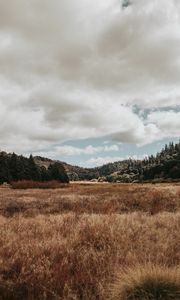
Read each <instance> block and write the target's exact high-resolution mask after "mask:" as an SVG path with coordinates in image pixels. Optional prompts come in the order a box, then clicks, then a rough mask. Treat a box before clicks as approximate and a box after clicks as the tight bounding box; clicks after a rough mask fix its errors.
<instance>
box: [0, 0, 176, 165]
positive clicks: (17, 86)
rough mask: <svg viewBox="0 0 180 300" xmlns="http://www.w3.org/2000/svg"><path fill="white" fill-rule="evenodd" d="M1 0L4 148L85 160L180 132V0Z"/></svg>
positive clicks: (155, 145)
mask: <svg viewBox="0 0 180 300" xmlns="http://www.w3.org/2000/svg"><path fill="white" fill-rule="evenodd" d="M131 3H132V4H131V5H130V6H128V7H124V8H122V1H120V0H103V1H102V0H13V1H8V0H0V121H1V126H0V149H1V150H6V151H9V152H13V151H15V152H17V153H22V154H25V155H28V154H29V153H33V154H34V155H35V154H41V155H43V156H48V157H52V158H57V159H60V160H66V161H67V162H71V163H74V164H79V165H84V166H85V165H86V166H95V165H99V164H103V163H105V162H108V161H114V160H119V159H123V158H126V157H127V156H129V155H131V156H133V155H134V156H135V157H142V156H143V155H146V154H150V153H151V152H155V151H157V149H160V148H161V146H162V145H163V143H164V142H166V141H171V140H173V141H176V140H178V139H179V137H180V1H179V0H171V1H169V0H151V1H149V0H132V1H131Z"/></svg>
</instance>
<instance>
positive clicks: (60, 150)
mask: <svg viewBox="0 0 180 300" xmlns="http://www.w3.org/2000/svg"><path fill="white" fill-rule="evenodd" d="M118 151H119V146H118V145H111V146H97V147H94V146H92V145H88V146H86V147H84V148H80V147H74V146H69V145H63V146H55V147H54V148H53V149H51V150H50V151H49V152H48V155H49V156H51V157H59V158H61V156H80V155H94V154H97V153H103V152H118ZM35 153H36V155H40V156H45V152H42V151H41V152H35ZM46 153H47V151H46Z"/></svg>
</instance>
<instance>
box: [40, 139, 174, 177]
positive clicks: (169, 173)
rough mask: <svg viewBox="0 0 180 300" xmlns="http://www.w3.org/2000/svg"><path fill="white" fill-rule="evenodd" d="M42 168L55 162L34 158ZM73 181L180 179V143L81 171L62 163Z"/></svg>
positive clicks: (77, 167)
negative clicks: (141, 158) (139, 157)
mask: <svg viewBox="0 0 180 300" xmlns="http://www.w3.org/2000/svg"><path fill="white" fill-rule="evenodd" d="M35 161H36V163H37V164H38V165H39V166H44V167H48V166H49V164H52V163H54V162H55V161H53V160H50V159H48V158H43V157H40V156H36V157H35ZM61 163H62V165H63V166H64V168H65V170H66V172H67V174H68V177H69V179H70V180H72V181H78V180H92V179H94V180H98V181H109V182H138V181H139V182H142V181H152V180H153V181H161V180H167V181H169V180H176V179H180V142H179V143H176V144H174V143H171V142H170V143H169V145H165V147H164V148H163V149H162V150H161V151H160V152H159V153H157V154H156V155H155V156H154V155H151V156H149V157H148V158H145V159H143V160H133V159H128V160H124V161H117V162H114V163H108V164H105V165H103V166H100V167H96V168H82V167H79V166H72V165H70V164H67V163H65V162H61Z"/></svg>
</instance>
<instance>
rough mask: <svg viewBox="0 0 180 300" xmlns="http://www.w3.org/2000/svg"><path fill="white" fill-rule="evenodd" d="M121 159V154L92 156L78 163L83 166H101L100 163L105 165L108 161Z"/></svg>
mask: <svg viewBox="0 0 180 300" xmlns="http://www.w3.org/2000/svg"><path fill="white" fill-rule="evenodd" d="M121 160H124V158H123V157H121V156H113V157H112V156H105V157H101V156H99V157H96V158H94V157H92V158H90V159H88V160H87V161H85V162H81V163H80V165H81V166H83V167H85V166H86V167H89V168H91V167H98V166H102V165H105V164H107V163H110V162H116V161H121Z"/></svg>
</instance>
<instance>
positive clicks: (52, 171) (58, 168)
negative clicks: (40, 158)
mask: <svg viewBox="0 0 180 300" xmlns="http://www.w3.org/2000/svg"><path fill="white" fill-rule="evenodd" d="M48 171H49V178H50V179H52V180H53V179H54V180H59V181H61V182H63V183H68V182H69V178H68V176H67V174H66V172H65V169H64V166H63V165H62V164H61V163H59V162H55V163H54V164H51V165H50V166H49V168H48Z"/></svg>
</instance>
